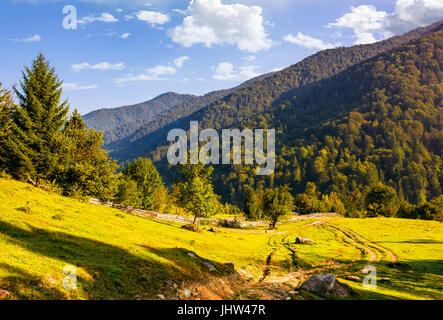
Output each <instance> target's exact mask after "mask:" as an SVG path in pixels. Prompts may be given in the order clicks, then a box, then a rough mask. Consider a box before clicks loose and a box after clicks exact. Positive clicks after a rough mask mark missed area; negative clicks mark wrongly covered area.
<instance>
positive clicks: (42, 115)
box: [11, 54, 69, 179]
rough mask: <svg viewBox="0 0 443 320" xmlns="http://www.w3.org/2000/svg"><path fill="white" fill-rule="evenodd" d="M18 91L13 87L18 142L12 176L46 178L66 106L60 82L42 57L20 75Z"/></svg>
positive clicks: (57, 147)
mask: <svg viewBox="0 0 443 320" xmlns="http://www.w3.org/2000/svg"><path fill="white" fill-rule="evenodd" d="M22 76H23V79H22V81H21V82H20V89H21V90H19V89H18V88H16V87H14V91H15V93H16V95H17V97H18V99H19V105H18V106H17V107H15V108H14V112H13V118H14V123H15V126H14V128H13V131H14V135H15V136H16V137H19V138H20V139H16V141H18V140H21V141H22V147H23V148H21V149H22V150H19V151H18V152H16V154H15V156H16V157H17V159H16V163H17V164H18V165H17V167H16V168H12V170H11V171H13V173H14V174H15V175H20V176H23V175H28V176H36V178H37V179H39V178H48V177H49V176H50V175H51V174H52V173H53V172H54V170H55V169H56V167H57V162H58V160H59V157H60V154H61V150H62V148H63V143H62V141H63V139H62V135H61V129H62V128H63V127H64V126H65V124H66V121H67V114H68V112H69V105H68V102H67V100H65V101H63V102H61V94H62V88H61V86H62V81H60V80H59V78H58V76H57V75H56V74H55V70H54V68H52V67H51V66H50V65H49V62H48V61H47V60H46V58H45V57H44V55H43V54H39V55H38V56H37V58H36V59H35V60H34V61H33V62H32V64H31V66H30V67H25V70H24V71H23V72H22Z"/></svg>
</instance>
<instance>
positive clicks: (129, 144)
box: [106, 22, 442, 161]
mask: <svg viewBox="0 0 443 320" xmlns="http://www.w3.org/2000/svg"><path fill="white" fill-rule="evenodd" d="M441 25H442V22H439V23H436V24H434V25H431V26H429V27H425V28H420V29H416V30H413V31H411V32H409V33H407V34H405V35H402V36H397V37H393V38H391V39H387V40H384V41H381V42H378V43H374V44H369V45H359V46H354V47H350V48H336V49H330V50H325V51H321V52H319V53H316V54H314V55H313V56H310V57H308V58H306V59H304V60H303V61H301V62H299V63H297V64H295V65H293V66H290V67H288V68H286V69H284V70H282V71H279V72H275V73H273V74H271V75H268V76H266V77H264V78H263V79H260V80H258V81H254V82H253V83H251V84H249V85H247V86H242V87H241V88H240V89H238V90H235V91H233V92H231V93H229V94H227V95H226V96H224V97H222V98H220V99H218V100H216V101H214V102H212V103H210V104H208V105H207V106H204V107H201V106H198V107H197V108H196V107H195V106H192V105H187V106H185V107H183V106H180V107H176V108H173V109H172V110H170V111H168V112H166V113H163V114H162V115H160V116H159V117H156V118H155V119H154V120H153V121H149V122H147V123H145V124H144V125H143V127H141V128H140V129H138V130H137V131H136V132H134V133H133V134H131V135H129V136H126V137H125V138H123V139H120V140H116V141H114V142H113V143H109V144H107V145H106V147H107V149H108V150H109V151H110V152H111V155H112V156H113V158H115V159H118V160H120V161H125V160H128V159H133V158H136V157H138V156H146V155H147V154H149V153H150V152H151V151H153V150H155V148H156V147H157V146H161V145H162V144H164V143H165V142H166V135H167V133H168V131H169V130H170V129H172V128H188V127H189V121H190V120H198V121H200V124H201V125H202V127H204V128H216V129H220V128H229V127H231V126H233V125H235V124H237V123H239V122H241V121H243V120H246V119H249V118H251V117H254V116H256V115H257V114H261V113H263V112H266V111H268V110H270V109H272V107H273V106H275V105H278V104H279V103H281V102H282V101H285V100H286V99H288V98H290V97H292V96H293V95H294V94H295V90H297V88H303V87H305V86H307V85H309V84H312V83H315V82H318V81H320V80H322V79H326V78H329V77H331V76H333V75H335V74H337V73H339V72H341V71H344V70H346V69H347V68H349V67H351V66H353V65H356V64H358V63H360V62H362V61H364V60H367V59H370V58H372V57H374V56H376V55H378V54H380V53H383V52H386V51H388V50H391V49H393V48H396V47H398V46H400V45H401V44H403V43H405V42H408V41H410V40H411V39H415V38H417V37H420V36H422V35H424V34H427V33H429V32H431V31H433V30H436V29H438V28H440V27H441ZM188 102H190V101H187V102H186V104H187V103H188ZM196 109H197V111H196V112H194V113H190V111H192V110H196ZM108 141H109V140H108ZM156 158H157V159H158V158H159V154H156Z"/></svg>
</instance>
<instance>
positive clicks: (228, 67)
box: [213, 62, 259, 81]
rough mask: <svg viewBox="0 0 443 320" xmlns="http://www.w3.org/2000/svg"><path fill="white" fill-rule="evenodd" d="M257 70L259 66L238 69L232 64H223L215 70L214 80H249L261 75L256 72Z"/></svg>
mask: <svg viewBox="0 0 443 320" xmlns="http://www.w3.org/2000/svg"><path fill="white" fill-rule="evenodd" d="M257 69H258V66H242V67H239V68H237V69H236V68H235V67H234V65H233V64H232V63H229V62H222V63H220V64H219V65H218V66H217V68H216V69H215V74H214V75H213V78H214V79H216V80H223V81H236V80H240V81H244V80H249V79H251V78H254V77H256V76H258V75H259V74H258V73H256V72H255V70H257Z"/></svg>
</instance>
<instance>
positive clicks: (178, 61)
mask: <svg viewBox="0 0 443 320" xmlns="http://www.w3.org/2000/svg"><path fill="white" fill-rule="evenodd" d="M187 60H189V57H188V56H183V57H180V58H177V59H175V60H174V65H175V66H176V67H177V68H181V67H183V64H184V63H185V61H187Z"/></svg>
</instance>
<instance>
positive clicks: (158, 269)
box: [0, 179, 443, 299]
mask: <svg viewBox="0 0 443 320" xmlns="http://www.w3.org/2000/svg"><path fill="white" fill-rule="evenodd" d="M203 229H204V230H203V231H202V232H199V233H198V232H191V231H187V230H184V229H182V228H181V225H179V224H175V223H169V222H164V221H158V220H153V219H147V218H142V217H138V216H134V215H131V214H128V213H125V212H122V211H119V210H116V209H111V208H106V207H101V206H97V205H92V204H87V203H83V202H80V201H77V200H74V199H70V198H65V197H61V196H58V195H56V194H52V193H48V192H45V191H43V190H40V189H37V188H35V187H33V186H31V185H28V184H24V183H20V182H17V181H13V180H8V179H0V299H159V297H162V298H171V299H180V298H183V297H182V296H180V295H177V294H176V292H177V291H179V290H182V289H185V288H192V290H190V291H192V295H191V296H189V298H190V299H195V298H228V299H251V298H273V297H272V296H266V295H262V294H261V293H263V292H264V291H266V290H268V289H270V288H276V291H278V292H279V294H281V292H282V290H286V292H287V294H288V295H289V296H290V297H291V298H293V299H308V298H319V297H315V296H306V295H305V294H304V293H302V292H299V291H297V290H296V288H297V286H298V285H299V284H300V283H301V282H302V281H303V280H305V279H307V278H308V277H309V276H310V275H312V274H320V273H326V272H330V273H333V274H336V275H337V276H338V277H339V281H343V282H346V283H348V284H349V285H351V286H352V287H353V288H354V289H355V291H356V292H357V293H358V295H357V296H354V297H352V298H353V299H443V228H442V224H441V223H440V222H436V221H422V220H406V219H391V218H372V219H371V218H366V219H350V218H318V219H307V220H300V221H297V220H294V221H293V220H291V221H287V222H284V223H281V224H279V225H278V229H277V230H274V231H267V230H265V229H264V228H257V229H225V228H219V232H210V231H208V230H207V229H209V227H203ZM298 236H302V237H308V238H311V239H314V240H315V243H314V244H312V245H307V244H296V241H295V239H296V237H298ZM227 262H231V263H233V264H234V267H235V272H233V270H232V267H231V265H232V264H231V265H229V264H226V263H227ZM206 263H210V264H211V265H212V266H214V267H215V268H216V270H215V271H212V272H210V271H209V268H208V266H207V264H206ZM67 265H73V266H75V267H76V268H77V276H78V282H77V289H76V290H65V289H64V288H63V286H62V283H63V279H64V278H65V277H66V275H65V274H64V273H63V269H64V268H65V266H67ZM366 265H375V266H376V267H377V278H378V279H382V278H390V281H385V282H382V281H379V282H378V286H377V289H375V290H366V289H365V288H364V287H363V285H362V284H361V283H358V282H352V281H349V280H345V277H346V276H347V275H354V276H359V277H360V278H361V279H363V277H364V275H363V274H362V272H361V270H362V268H363V267H364V266H366ZM233 274H234V275H235V276H234V275H233ZM230 279H231V280H232V281H230ZM234 280H235V281H234ZM221 284H224V285H227V286H229V285H231V286H232V287H231V288H230V290H227V289H223V290H225V291H224V292H221V291H222V289H221V288H220V286H221ZM217 286H218V287H217ZM218 291H220V292H218ZM268 291H269V290H268ZM159 294H160V295H159ZM276 296H278V294H277V295H276Z"/></svg>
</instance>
